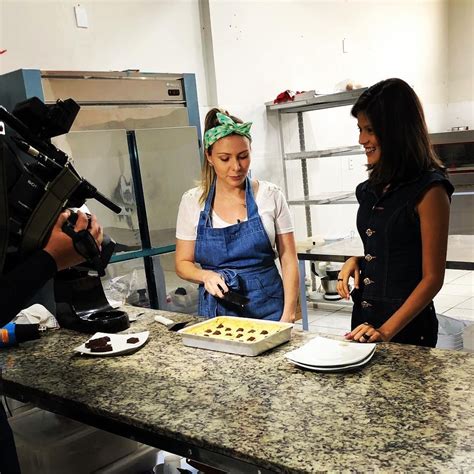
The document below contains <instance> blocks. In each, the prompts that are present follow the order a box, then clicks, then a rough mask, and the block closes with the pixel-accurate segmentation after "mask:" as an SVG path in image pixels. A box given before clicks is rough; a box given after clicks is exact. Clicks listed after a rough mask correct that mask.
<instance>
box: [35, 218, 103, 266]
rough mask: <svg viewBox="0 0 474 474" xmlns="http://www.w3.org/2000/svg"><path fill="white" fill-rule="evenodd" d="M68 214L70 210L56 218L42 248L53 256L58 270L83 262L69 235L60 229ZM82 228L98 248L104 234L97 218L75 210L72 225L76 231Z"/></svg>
mask: <svg viewBox="0 0 474 474" xmlns="http://www.w3.org/2000/svg"><path fill="white" fill-rule="evenodd" d="M70 214H71V211H64V212H62V213H61V214H60V215H59V217H58V220H57V221H56V224H55V225H54V227H53V230H52V231H51V236H50V237H49V240H48V243H47V244H46V246H45V248H44V250H45V251H46V252H48V253H49V254H50V255H51V256H52V257H53V258H54V260H55V262H56V266H57V267H58V271H59V270H64V269H66V268H70V267H73V266H75V265H78V264H80V263H82V262H84V257H83V256H82V255H80V254H78V253H77V252H76V250H75V249H74V245H73V243H72V239H71V237H69V236H68V235H67V234H65V233H64V232H63V230H62V227H63V225H64V223H65V222H66V221H67V219H68V217H69V216H70ZM84 229H87V230H88V231H89V232H90V233H91V235H92V237H94V239H95V241H96V242H97V245H98V246H99V248H100V246H101V244H102V240H103V238H104V234H103V232H102V227H101V226H100V225H99V223H98V222H97V218H96V217H95V216H94V215H91V217H90V219H89V218H88V217H87V215H86V214H84V213H83V212H81V211H77V222H76V225H75V226H74V230H75V231H76V232H78V231H81V230H84Z"/></svg>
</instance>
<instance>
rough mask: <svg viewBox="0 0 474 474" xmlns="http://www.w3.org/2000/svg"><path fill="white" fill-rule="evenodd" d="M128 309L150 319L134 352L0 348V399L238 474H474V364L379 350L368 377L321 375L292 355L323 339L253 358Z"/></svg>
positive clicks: (57, 338)
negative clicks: (201, 343)
mask: <svg viewBox="0 0 474 474" xmlns="http://www.w3.org/2000/svg"><path fill="white" fill-rule="evenodd" d="M126 309H127V311H129V313H130V314H133V313H137V312H142V311H144V312H145V314H143V315H142V316H139V317H138V321H137V322H134V323H132V327H131V328H130V329H129V330H128V331H127V332H138V331H141V330H144V329H149V330H150V339H149V341H148V343H147V344H146V345H145V346H144V347H142V348H141V350H139V351H138V352H136V353H133V354H130V355H123V356H120V357H86V356H80V355H76V354H74V353H73V352H72V350H73V348H74V347H76V346H78V345H79V344H80V343H82V342H83V341H84V340H85V339H86V338H87V336H86V335H83V334H79V333H74V332H72V331H68V330H59V331H56V332H52V333H49V334H46V335H45V336H44V337H42V338H41V340H39V341H36V342H30V343H26V344H23V345H22V346H21V347H19V348H12V349H7V350H2V352H1V353H0V364H1V368H2V378H1V381H0V382H1V390H2V391H3V393H5V394H7V395H10V396H13V397H16V398H20V399H24V400H30V401H32V402H33V403H35V404H37V405H38V406H41V407H43V408H46V409H49V410H51V411H54V412H57V413H60V414H63V415H66V416H70V417H72V418H76V419H79V420H82V421H84V422H86V423H90V424H93V425H96V426H98V427H101V428H104V429H108V430H110V431H114V432H116V433H118V434H122V435H124V436H129V437H134V438H136V439H138V440H140V441H143V442H146V443H148V444H154V445H156V446H157V447H159V448H163V449H167V450H171V451H174V452H177V453H178V454H182V455H185V456H190V457H193V458H195V459H198V460H201V461H204V462H212V463H213V464H214V465H216V466H221V467H224V468H226V469H227V470H228V471H230V472H261V473H263V472H334V471H351V472H370V471H377V472H408V471H409V472H414V471H430V472H432V471H443V472H447V471H450V472H453V471H454V472H470V471H473V470H474V452H473V446H474V404H473V403H472V401H473V399H474V396H473V392H474V390H473V388H474V387H473V385H474V354H469V353H461V352H452V351H444V350H439V349H425V348H420V347H415V346H402V345H397V344H381V345H379V346H378V348H377V352H376V354H375V356H374V357H373V359H372V360H371V362H370V363H369V364H368V365H367V366H366V367H364V368H362V369H361V370H358V371H356V372H351V373H336V374H330V373H316V372H311V371H305V370H301V369H298V368H296V367H294V366H292V365H290V364H289V363H288V362H287V361H286V359H285V358H284V354H285V353H286V352H287V351H289V350H291V349H294V348H295V347H298V346H300V345H302V344H303V343H304V342H305V341H307V340H309V339H310V338H311V337H314V334H313V335H312V334H307V333H303V332H301V331H293V336H292V340H291V341H290V343H288V344H284V345H282V346H279V347H278V348H276V349H274V350H272V351H270V352H267V353H264V354H262V355H260V356H258V357H244V356H237V355H231V354H225V353H220V352H212V351H206V350H201V349H196V348H191V347H185V346H183V345H182V343H181V340H180V336H179V335H178V334H176V333H174V332H170V331H168V330H167V329H166V328H165V327H164V326H162V325H159V324H158V323H156V322H154V321H153V315H154V314H156V312H155V311H153V310H143V309H141V308H140V309H139V308H130V307H126ZM160 313H162V314H164V315H166V316H167V317H170V318H171V319H175V320H183V319H184V318H189V316H187V315H186V316H185V315H178V314H175V313H165V312H160Z"/></svg>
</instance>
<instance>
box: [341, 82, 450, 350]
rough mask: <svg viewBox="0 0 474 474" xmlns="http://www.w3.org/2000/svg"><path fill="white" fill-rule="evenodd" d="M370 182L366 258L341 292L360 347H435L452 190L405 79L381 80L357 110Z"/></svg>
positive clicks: (348, 273)
mask: <svg viewBox="0 0 474 474" xmlns="http://www.w3.org/2000/svg"><path fill="white" fill-rule="evenodd" d="M351 113H352V115H353V116H354V117H355V118H356V119H357V125H358V128H359V132H360V133H359V143H360V144H361V145H362V146H363V147H364V148H365V152H366V155H367V161H368V164H367V168H368V170H369V179H368V180H367V181H365V182H363V183H361V184H359V185H358V186H357V189H356V196H357V200H358V202H359V210H358V212H357V229H358V231H359V234H360V236H361V238H362V241H363V244H364V255H363V256H359V257H351V258H350V259H348V260H347V261H346V262H345V264H344V266H343V267H342V269H341V271H340V273H339V277H338V284H337V290H338V293H339V294H340V295H341V296H342V297H343V298H347V299H348V298H349V278H350V277H353V278H354V290H353V291H352V293H351V296H352V299H353V301H354V308H353V312H352V322H351V329H352V330H351V332H350V333H349V334H347V335H346V337H347V338H348V339H352V340H354V341H358V342H376V341H393V342H399V343H405V344H417V345H422V346H429V347H434V346H435V345H436V342H437V333H438V321H437V319H436V312H435V309H434V305H433V298H434V296H435V295H436V294H437V293H438V291H439V290H440V289H441V287H442V285H443V280H444V270H445V265H446V251H447V241H448V225H449V207H450V198H451V195H452V193H453V190H454V188H453V186H452V185H451V183H450V182H449V180H448V178H447V175H446V172H445V170H444V168H443V166H442V164H441V163H440V161H439V160H438V158H437V157H436V155H435V154H434V152H433V149H432V147H431V145H430V142H429V137H428V131H427V127H426V123H425V118H424V113H423V109H422V106H421V103H420V101H419V99H418V97H417V95H416V94H415V92H414V91H413V89H412V88H411V87H410V86H409V85H408V84H407V83H406V82H404V81H402V80H401V79H387V80H384V81H381V82H379V83H377V84H375V85H373V86H372V87H370V88H369V89H367V91H365V92H364V93H363V94H362V95H361V96H360V97H359V99H358V101H357V102H356V104H355V105H354V106H353V108H352V110H351Z"/></svg>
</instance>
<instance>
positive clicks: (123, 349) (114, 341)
mask: <svg viewBox="0 0 474 474" xmlns="http://www.w3.org/2000/svg"><path fill="white" fill-rule="evenodd" d="M149 334H150V331H143V332H136V333H130V334H108V333H106V332H96V333H95V334H94V335H93V336H91V337H90V338H89V339H87V341H86V342H89V341H90V340H91V339H98V338H100V337H104V336H108V337H110V341H109V342H108V344H110V345H111V346H112V350H111V351H109V352H92V351H91V350H90V349H89V348H88V347H86V342H85V343H84V344H81V345H80V346H79V347H76V348H75V349H74V351H75V352H79V353H81V354H87V355H92V356H110V355H118V354H126V353H128V352H133V351H136V350H137V349H138V348H139V347H141V346H143V344H145V342H146V341H147V339H148V336H149ZM131 337H137V338H138V342H135V343H134V344H130V343H129V342H127V339H130V338H131Z"/></svg>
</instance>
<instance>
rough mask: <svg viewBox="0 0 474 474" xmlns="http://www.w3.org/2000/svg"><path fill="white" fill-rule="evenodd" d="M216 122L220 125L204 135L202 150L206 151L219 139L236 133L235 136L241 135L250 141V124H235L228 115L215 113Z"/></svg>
mask: <svg viewBox="0 0 474 474" xmlns="http://www.w3.org/2000/svg"><path fill="white" fill-rule="evenodd" d="M216 116H217V120H218V121H219V123H220V125H217V126H216V127H213V128H210V129H209V130H208V131H207V132H206V133H205V134H204V148H205V149H206V150H207V149H208V148H209V147H210V146H212V145H214V143H216V142H217V140H219V139H220V138H224V137H227V136H228V135H232V134H234V133H236V134H237V135H242V136H244V137H247V138H248V139H249V140H251V136H250V127H251V126H252V122H246V123H235V122H234V121H233V120H232V119H231V118H230V117H229V116H228V115H225V114H221V113H220V112H217V114H216Z"/></svg>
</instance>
